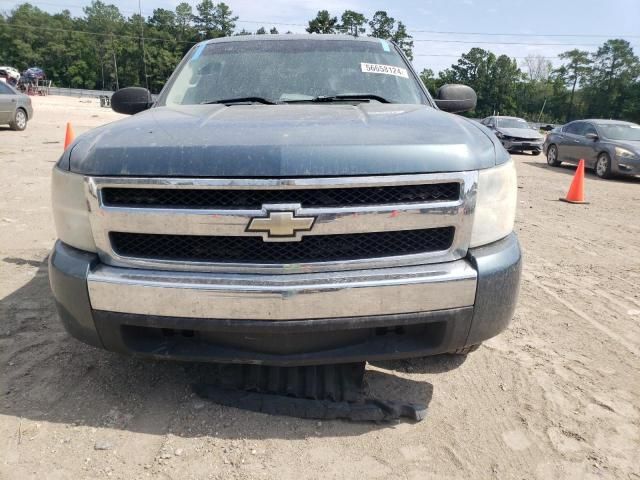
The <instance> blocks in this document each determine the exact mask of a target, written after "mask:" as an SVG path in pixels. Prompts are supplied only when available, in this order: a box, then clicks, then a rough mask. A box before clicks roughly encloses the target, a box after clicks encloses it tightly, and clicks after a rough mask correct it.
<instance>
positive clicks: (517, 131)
mask: <svg viewBox="0 0 640 480" xmlns="http://www.w3.org/2000/svg"><path fill="white" fill-rule="evenodd" d="M497 130H498V132H500V133H502V134H503V135H507V136H508V137H516V138H525V139H527V140H542V138H543V137H542V135H540V134H539V133H538V132H536V131H535V130H532V129H530V128H502V127H498V128H497Z"/></svg>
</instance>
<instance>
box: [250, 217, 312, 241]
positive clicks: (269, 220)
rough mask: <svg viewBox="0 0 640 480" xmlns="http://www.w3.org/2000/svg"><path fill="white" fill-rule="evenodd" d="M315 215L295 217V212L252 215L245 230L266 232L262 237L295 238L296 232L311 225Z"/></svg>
mask: <svg viewBox="0 0 640 480" xmlns="http://www.w3.org/2000/svg"><path fill="white" fill-rule="evenodd" d="M315 220H316V219H315V217H296V216H295V212H269V216H268V217H254V218H252V219H251V221H250V222H249V225H248V226H247V232H261V233H266V235H263V237H262V238H263V239H264V240H267V239H269V238H287V237H290V238H297V235H296V234H297V233H298V232H308V231H309V230H311V227H313V222H315Z"/></svg>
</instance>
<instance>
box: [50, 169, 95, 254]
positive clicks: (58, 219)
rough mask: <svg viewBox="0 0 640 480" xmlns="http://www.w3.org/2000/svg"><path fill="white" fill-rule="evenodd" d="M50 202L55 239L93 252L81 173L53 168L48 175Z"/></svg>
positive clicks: (93, 246)
mask: <svg viewBox="0 0 640 480" xmlns="http://www.w3.org/2000/svg"><path fill="white" fill-rule="evenodd" d="M51 201H52V205H53V220H54V222H55V224H56V232H57V234H58V238H59V239H60V240H61V241H63V242H64V243H66V244H67V245H71V246H72V247H75V248H79V249H80V250H86V251H88V252H95V251H96V244H95V242H94V241H93V233H92V232H91V223H90V222H89V208H88V206H87V198H86V196H85V192H84V178H83V177H82V175H76V174H74V173H69V172H65V171H63V170H60V169H59V168H54V169H53V174H52V175H51Z"/></svg>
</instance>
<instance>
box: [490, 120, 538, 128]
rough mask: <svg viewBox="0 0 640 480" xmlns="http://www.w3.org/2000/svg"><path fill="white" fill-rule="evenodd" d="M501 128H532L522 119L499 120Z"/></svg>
mask: <svg viewBox="0 0 640 480" xmlns="http://www.w3.org/2000/svg"><path fill="white" fill-rule="evenodd" d="M498 127H500V128H531V127H530V126H529V124H528V123H527V122H525V121H524V120H523V119H521V118H498Z"/></svg>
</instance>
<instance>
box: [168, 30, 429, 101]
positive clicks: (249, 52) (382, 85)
mask: <svg viewBox="0 0 640 480" xmlns="http://www.w3.org/2000/svg"><path fill="white" fill-rule="evenodd" d="M407 67H408V66H407V64H406V62H405V61H404V59H403V58H402V57H401V56H400V54H399V53H398V52H397V51H396V50H395V48H394V46H393V45H391V44H390V43H389V42H386V41H384V40H380V41H375V42H371V41H353V40H311V39H309V40H305V39H291V40H248V41H247V40H245V41H243V40H239V41H230V42H214V43H209V44H200V45H198V46H196V47H195V48H194V49H193V50H192V51H191V52H190V53H189V55H188V57H187V58H186V59H185V60H184V61H183V62H182V63H181V65H180V67H179V70H178V71H177V72H176V75H175V76H174V80H172V82H171V84H170V85H169V86H168V88H167V91H166V93H163V95H162V97H161V98H160V101H159V104H160V105H163V104H166V105H194V104H201V103H215V102H220V101H221V100H229V99H236V100H238V99H245V101H246V102H259V103H267V102H273V103H280V102H305V101H311V100H314V99H315V100H316V101H318V100H321V101H326V100H327V99H326V98H324V97H333V96H336V95H351V96H358V95H362V96H368V97H369V98H364V99H363V101H388V102H391V103H404V104H426V103H427V102H428V100H427V98H426V96H425V95H424V93H423V91H422V90H421V89H420V88H419V86H418V84H417V81H416V80H415V78H414V76H413V75H412V74H411V72H410V71H408V68H407ZM319 97H320V98H319ZM376 97H378V98H376ZM336 101H347V100H344V99H341V100H339V99H336ZM348 101H354V100H348Z"/></svg>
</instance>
